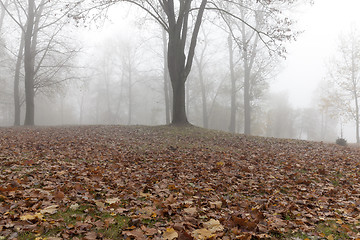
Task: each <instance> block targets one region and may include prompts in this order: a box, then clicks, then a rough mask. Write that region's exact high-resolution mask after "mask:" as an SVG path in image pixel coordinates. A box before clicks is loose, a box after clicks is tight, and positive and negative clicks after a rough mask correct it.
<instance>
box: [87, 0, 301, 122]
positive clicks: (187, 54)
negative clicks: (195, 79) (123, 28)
mask: <svg viewBox="0 0 360 240" xmlns="http://www.w3.org/2000/svg"><path fill="white" fill-rule="evenodd" d="M84 1H85V0H84ZM295 1H296V0H295ZM295 1H294V0H288V1H286V0H274V1H267V0H259V1H257V2H256V4H257V5H262V6H264V9H265V11H267V12H269V13H271V15H272V16H273V19H272V21H269V22H268V23H269V26H268V28H267V30H268V31H259V30H257V29H256V28H255V27H254V26H252V25H251V23H246V22H245V21H246V20H245V19H242V18H241V17H240V16H238V15H237V13H236V12H232V9H236V8H237V7H238V6H245V7H246V6H247V5H246V3H243V1H222V0H217V1H208V0H178V1H174V0H162V1H150V0H115V1H113V0H111V1H110V0H103V1H102V2H101V3H100V5H99V7H102V8H103V7H104V5H106V4H108V5H112V4H115V3H117V2H129V3H131V4H134V5H137V6H139V7H140V8H141V9H143V10H145V11H146V12H147V13H148V14H149V15H150V16H152V17H153V18H154V19H155V20H156V21H157V22H159V23H160V24H161V25H162V26H163V28H164V29H165V30H166V31H167V33H168V67H169V74H170V79H171V84H172V90H173V112H172V124H178V125H184V124H188V119H187V116H186V110H185V82H186V80H187V77H188V75H189V73H190V70H191V68H192V64H193V60H194V53H195V48H196V44H197V38H198V34H199V30H200V27H201V25H202V21H203V17H204V13H205V12H207V11H213V12H216V13H219V14H222V15H224V14H225V15H228V16H230V17H231V18H233V19H235V20H236V21H238V22H245V25H246V26H247V27H249V28H250V29H252V30H254V31H256V32H257V34H259V35H261V37H260V39H262V40H263V41H264V42H266V43H267V44H271V43H274V42H276V43H278V42H281V41H283V40H285V39H287V38H288V37H290V36H291V35H293V32H292V31H291V30H290V27H291V25H292V22H291V21H289V20H288V17H287V16H285V15H282V13H281V12H280V11H277V9H276V7H277V6H279V5H282V4H290V3H294V2H295ZM224 2H226V3H228V4H226V5H229V6H230V7H229V8H225V7H224V4H223V3H224ZM231 7H233V8H231ZM163 16H165V17H163ZM265 38H266V39H265Z"/></svg>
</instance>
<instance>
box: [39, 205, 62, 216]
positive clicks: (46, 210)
mask: <svg viewBox="0 0 360 240" xmlns="http://www.w3.org/2000/svg"><path fill="white" fill-rule="evenodd" d="M58 207H59V205H51V206H48V207H46V208H44V209H42V210H40V213H41V214H46V213H48V214H55V213H56V212H57V209H58Z"/></svg>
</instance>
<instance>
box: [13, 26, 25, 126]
mask: <svg viewBox="0 0 360 240" xmlns="http://www.w3.org/2000/svg"><path fill="white" fill-rule="evenodd" d="M24 38H25V35H24V32H23V33H22V34H21V39H20V46H19V52H18V55H17V59H16V66H15V76H14V126H20V114H21V104H20V89H19V84H20V69H21V63H22V61H23V56H24Z"/></svg>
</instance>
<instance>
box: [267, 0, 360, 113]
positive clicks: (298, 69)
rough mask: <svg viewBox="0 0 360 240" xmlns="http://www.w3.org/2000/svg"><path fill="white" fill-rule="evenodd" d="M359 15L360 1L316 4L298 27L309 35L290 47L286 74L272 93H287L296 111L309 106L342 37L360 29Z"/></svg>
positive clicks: (335, 0)
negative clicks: (352, 29) (356, 28)
mask: <svg viewBox="0 0 360 240" xmlns="http://www.w3.org/2000/svg"><path fill="white" fill-rule="evenodd" d="M359 11H360V0H315V3H314V5H312V6H310V7H306V8H305V9H304V10H303V11H301V12H299V17H298V27H299V28H300V29H301V30H304V31H305V32H304V33H302V34H301V35H300V36H299V37H298V40H297V41H296V42H293V43H291V44H290V45H289V47H288V55H287V59H286V60H285V61H284V63H283V71H282V72H281V73H280V74H279V75H278V77H277V78H276V79H275V81H274V82H273V83H272V87H271V90H272V91H273V92H281V91H287V92H288V93H289V99H290V102H291V103H292V105H293V106H294V107H307V106H309V105H310V104H311V100H312V98H313V95H314V90H315V89H316V88H317V86H318V84H319V82H320V81H321V80H322V79H324V78H325V76H326V72H327V70H326V62H327V61H328V60H329V59H330V58H331V57H332V56H333V55H334V54H335V53H336V51H337V43H338V40H339V35H340V34H341V33H346V32H347V31H348V30H349V29H350V27H351V25H356V26H357V27H358V29H360V15H359Z"/></svg>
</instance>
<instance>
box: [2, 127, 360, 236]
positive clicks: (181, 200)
mask: <svg viewBox="0 0 360 240" xmlns="http://www.w3.org/2000/svg"><path fill="white" fill-rule="evenodd" d="M0 136H1V138H0V161H1V162H0V163H1V165H0V169H1V173H0V239H14V238H16V239H35V238H36V239H53V240H54V239H84V240H86V239H87V240H91V239H124V238H128V239H147V238H148V239H182V240H185V239H270V238H272V239H329V240H331V239H356V238H357V237H358V238H359V239H360V233H359V231H360V222H359V219H360V208H359V204H360V199H359V196H360V185H359V175H360V173H359V165H360V150H359V149H357V148H349V147H341V146H337V145H334V144H325V143H315V142H306V141H296V140H279V139H272V138H260V137H244V136H242V135H232V134H227V133H222V132H216V131H209V130H204V129H200V128H195V127H188V128H171V127H166V126H162V127H143V126H136V127H135V126H134V127H122V126H87V127H53V128H45V127H37V128H1V129H0Z"/></svg>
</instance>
